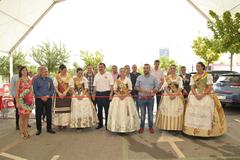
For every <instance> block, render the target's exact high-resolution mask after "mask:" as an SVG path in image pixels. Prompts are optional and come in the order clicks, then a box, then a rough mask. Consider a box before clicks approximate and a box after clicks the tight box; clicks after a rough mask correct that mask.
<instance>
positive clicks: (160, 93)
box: [156, 91, 163, 110]
mask: <svg viewBox="0 0 240 160" xmlns="http://www.w3.org/2000/svg"><path fill="white" fill-rule="evenodd" d="M162 94H163V91H160V92H157V93H156V99H157V110H158V107H159V105H160V101H161V96H162Z"/></svg>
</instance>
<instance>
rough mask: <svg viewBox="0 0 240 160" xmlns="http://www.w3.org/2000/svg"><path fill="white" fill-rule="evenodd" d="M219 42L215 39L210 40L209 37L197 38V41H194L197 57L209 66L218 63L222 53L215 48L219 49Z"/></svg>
mask: <svg viewBox="0 0 240 160" xmlns="http://www.w3.org/2000/svg"><path fill="white" fill-rule="evenodd" d="M217 46H219V43H218V41H216V40H214V39H208V38H207V37H197V39H196V40H194V41H193V46H192V48H193V51H194V52H195V53H196V55H197V56H199V57H200V58H202V59H203V60H204V61H205V64H206V65H207V66H209V64H211V63H213V62H215V61H217V60H218V59H219V57H220V55H221V54H220V53H219V52H217V50H216V49H215V50H214V48H218V47H217Z"/></svg>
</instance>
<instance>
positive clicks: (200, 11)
mask: <svg viewBox="0 0 240 160" xmlns="http://www.w3.org/2000/svg"><path fill="white" fill-rule="evenodd" d="M186 1H187V2H188V3H189V4H190V5H191V6H192V7H193V8H195V9H196V10H197V11H198V13H200V14H201V15H202V16H203V17H204V18H205V19H206V20H208V21H210V18H209V17H208V16H207V15H206V14H205V13H203V11H202V10H201V9H200V8H199V7H198V6H197V5H195V4H194V3H193V2H192V1H191V0H186Z"/></svg>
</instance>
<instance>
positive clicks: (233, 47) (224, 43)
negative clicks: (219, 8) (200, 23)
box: [208, 11, 240, 70]
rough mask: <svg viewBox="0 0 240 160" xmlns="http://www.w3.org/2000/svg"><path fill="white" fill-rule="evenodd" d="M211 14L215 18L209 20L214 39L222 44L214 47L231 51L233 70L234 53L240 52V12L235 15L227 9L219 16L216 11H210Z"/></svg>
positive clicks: (227, 51)
mask: <svg viewBox="0 0 240 160" xmlns="http://www.w3.org/2000/svg"><path fill="white" fill-rule="evenodd" d="M209 14H210V16H211V17H212V19H213V20H211V21H208V28H209V29H211V30H212V32H213V34H214V39H215V40H217V41H218V43H219V44H220V45H218V46H213V47H214V49H215V50H217V51H218V52H221V53H224V52H226V53H230V55H231V61H230V65H231V68H230V69H231V70H232V58H233V54H238V53H240V13H236V14H235V15H234V16H233V15H232V14H231V12H230V11H226V12H224V13H223V15H222V16H219V15H217V14H216V13H215V12H214V11H209Z"/></svg>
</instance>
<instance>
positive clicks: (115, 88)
mask: <svg viewBox="0 0 240 160" xmlns="http://www.w3.org/2000/svg"><path fill="white" fill-rule="evenodd" d="M123 83H124V84H127V85H128V90H130V91H131V90H132V82H131V80H130V79H129V78H128V77H126V78H125V79H124V81H123ZM117 87H118V86H117V82H115V83H114V86H113V89H114V91H116V90H117Z"/></svg>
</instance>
